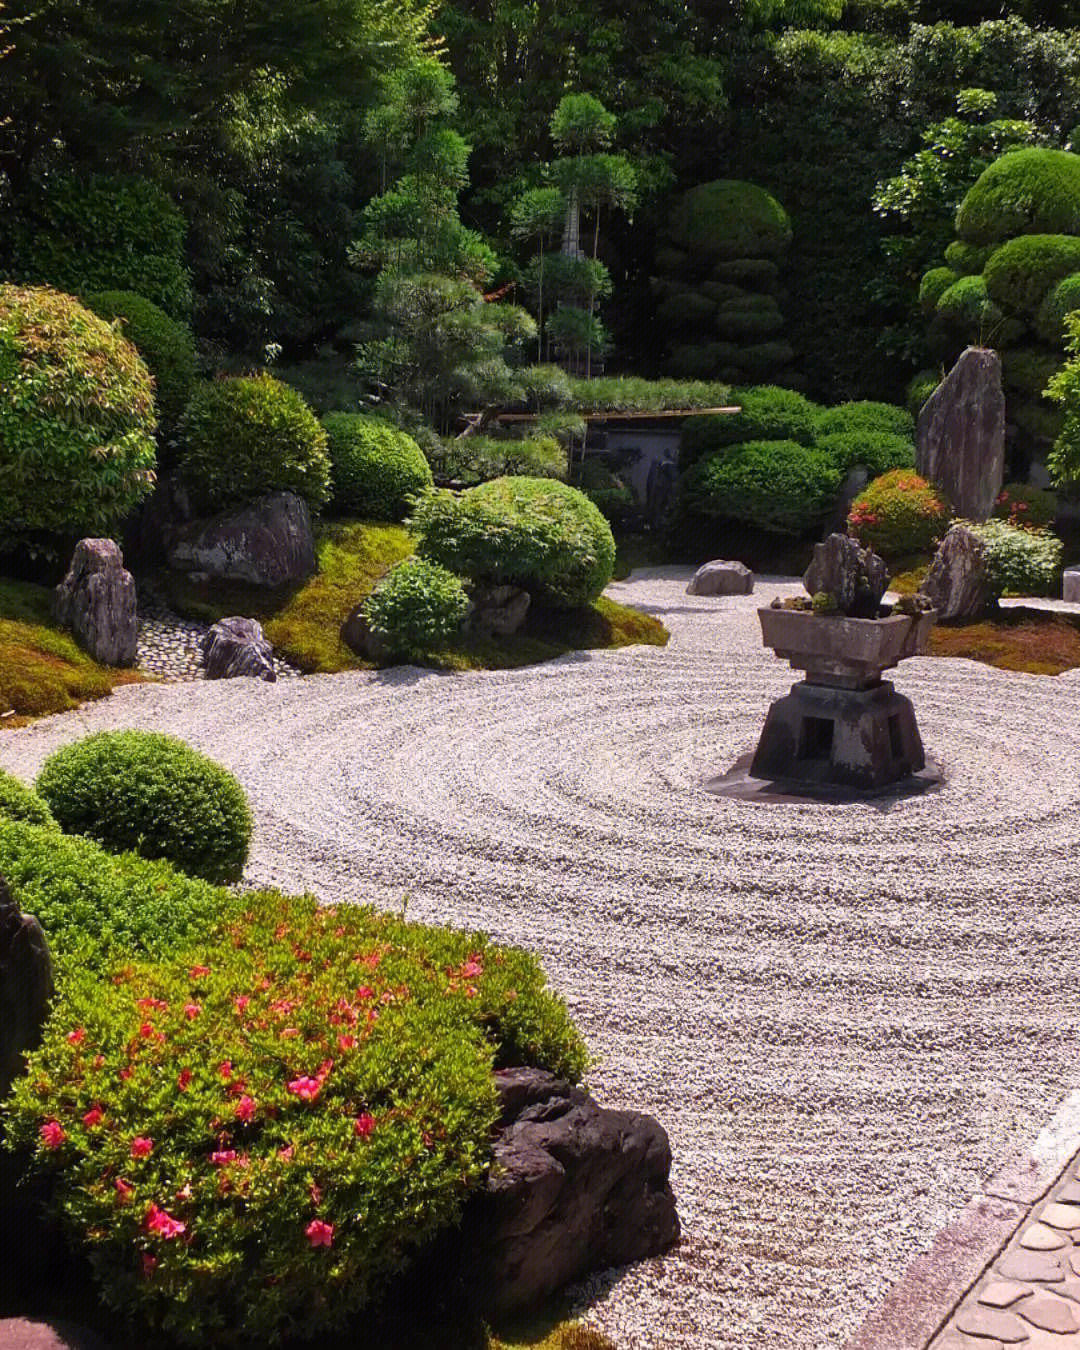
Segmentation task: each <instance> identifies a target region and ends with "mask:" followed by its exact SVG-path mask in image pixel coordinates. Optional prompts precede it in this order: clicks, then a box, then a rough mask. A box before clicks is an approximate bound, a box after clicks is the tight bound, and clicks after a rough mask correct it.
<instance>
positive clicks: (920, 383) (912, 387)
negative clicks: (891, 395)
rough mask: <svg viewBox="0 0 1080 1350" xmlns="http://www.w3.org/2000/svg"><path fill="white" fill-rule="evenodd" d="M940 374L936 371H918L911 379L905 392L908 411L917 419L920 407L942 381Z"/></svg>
mask: <svg viewBox="0 0 1080 1350" xmlns="http://www.w3.org/2000/svg"><path fill="white" fill-rule="evenodd" d="M942 378H943V376H942V373H941V372H940V371H937V370H920V371H919V373H918V374H917V375H915V376H913V377H912V379H911V380H910V382H909V383H908V387H907V390H906V402H907V406H908V410H909V411H910V412H911V414H912V415H913V416H914V417H918V415H919V413H920V412H921V411H922V406H923V404H924V403H925V402H926V400H927V399H928V398H929V397H930V395H931V394H932V393H933V392H934V390H935V389H936V388H937V387H938V385H939V384H940V383H941V381H942Z"/></svg>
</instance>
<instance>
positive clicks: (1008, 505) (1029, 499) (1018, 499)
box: [994, 483, 1058, 530]
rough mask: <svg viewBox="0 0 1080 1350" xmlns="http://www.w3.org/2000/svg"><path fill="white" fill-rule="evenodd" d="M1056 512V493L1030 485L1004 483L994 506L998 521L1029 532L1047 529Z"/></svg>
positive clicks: (1051, 523) (1052, 521)
mask: <svg viewBox="0 0 1080 1350" xmlns="http://www.w3.org/2000/svg"><path fill="white" fill-rule="evenodd" d="M1057 512H1058V499H1057V495H1056V493H1053V492H1047V491H1046V490H1045V489H1043V488H1037V487H1032V486H1031V484H1030V483H1006V484H1005V486H1004V487H1003V488H1002V489H1001V492H1000V493H999V494H998V499H997V503H996V504H995V506H994V515H995V516H996V517H997V518H998V519H999V520H1007V521H1008V522H1009V524H1010V525H1020V526H1022V527H1023V528H1024V529H1029V530H1045V529H1049V527H1050V526H1051V525H1053V523H1054V521H1055V519H1056V518H1057Z"/></svg>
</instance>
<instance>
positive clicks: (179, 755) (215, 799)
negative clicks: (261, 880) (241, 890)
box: [36, 731, 251, 882]
mask: <svg viewBox="0 0 1080 1350" xmlns="http://www.w3.org/2000/svg"><path fill="white" fill-rule="evenodd" d="M36 788H37V791H38V793H39V794H40V795H41V797H42V798H43V799H44V800H45V801H46V802H47V803H48V805H49V807H50V809H51V810H52V813H53V815H54V816H55V817H56V820H57V822H58V823H59V825H60V827H61V829H63V830H67V831H70V832H71V833H73V834H83V835H87V836H88V837H89V838H91V839H94V840H96V841H97V842H98V843H99V844H101V845H103V846H104V847H106V848H108V849H111V850H114V851H116V852H120V851H123V850H126V849H130V850H131V851H133V852H135V853H138V854H140V855H141V856H142V857H144V858H164V859H166V860H168V861H169V862H171V863H173V864H175V866H177V867H179V868H181V869H182V870H183V871H185V872H187V873H189V874H190V875H192V876H198V877H203V878H204V879H206V880H207V881H217V882H222V881H236V880H237V879H238V878H239V876H240V874H241V872H242V871H243V868H244V863H245V861H246V859H247V853H248V844H249V842H250V839H251V812H250V811H249V810H248V805H247V798H246V797H245V796H244V790H243V788H241V786H240V784H239V783H238V782H237V781H236V779H235V778H234V777H233V776H232V774H231V773H228V772H227V771H226V770H225V769H223V768H221V767H220V766H219V765H217V764H215V763H214V762H213V761H212V760H210V759H207V758H206V756H205V755H201V754H200V753H199V752H198V751H197V750H193V749H192V748H191V747H190V746H189V745H186V744H185V743H184V742H183V741H180V740H177V739H176V738H175V737H172V736H164V735H161V734H159V733H157V732H150V731H107V732H100V733H99V734H97V735H94V736H88V737H86V738H85V739H84V740H81V741H76V742H75V743H74V744H73V745H68V746H65V747H64V748H63V749H62V750H57V751H56V752H55V753H54V754H52V755H50V756H49V758H48V759H47V760H46V761H45V764H44V766H43V767H42V770H41V773H40V774H39V776H38V780H37V784H36Z"/></svg>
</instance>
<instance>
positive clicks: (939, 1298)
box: [845, 1091, 1080, 1350]
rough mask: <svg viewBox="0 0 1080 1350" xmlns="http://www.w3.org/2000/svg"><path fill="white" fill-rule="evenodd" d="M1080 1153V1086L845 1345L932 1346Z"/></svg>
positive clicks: (900, 1349) (852, 1349) (854, 1348)
mask: <svg viewBox="0 0 1080 1350" xmlns="http://www.w3.org/2000/svg"><path fill="white" fill-rule="evenodd" d="M1078 1153H1080V1091H1077V1092H1073V1093H1070V1095H1069V1096H1068V1097H1066V1098H1065V1100H1064V1101H1063V1102H1062V1103H1061V1105H1060V1106H1059V1107H1058V1109H1057V1111H1056V1112H1055V1113H1054V1116H1053V1118H1052V1119H1051V1120H1050V1122H1049V1123H1048V1124H1047V1125H1046V1126H1045V1128H1044V1129H1043V1130H1041V1131H1040V1133H1039V1136H1038V1138H1037V1139H1036V1140H1035V1142H1034V1143H1033V1144H1032V1146H1031V1148H1030V1149H1029V1150H1027V1151H1026V1152H1023V1153H1018V1154H1017V1155H1016V1156H1015V1157H1014V1158H1013V1159H1012V1160H1011V1161H1010V1162H1008V1163H1006V1165H1005V1167H1004V1168H1002V1170H1001V1171H1000V1172H999V1173H998V1174H997V1175H996V1176H995V1177H993V1178H992V1180H990V1181H988V1182H987V1183H986V1185H985V1186H984V1187H983V1189H982V1190H981V1191H980V1192H979V1194H978V1195H976V1196H975V1197H974V1198H973V1199H972V1200H970V1201H969V1202H968V1204H967V1205H965V1207H964V1209H963V1210H962V1211H961V1212H960V1214H959V1216H958V1217H957V1218H956V1219H955V1220H954V1221H953V1222H952V1223H950V1224H948V1225H947V1226H946V1227H945V1228H943V1229H942V1230H941V1231H940V1232H939V1233H938V1234H937V1235H936V1236H935V1238H934V1240H933V1242H932V1244H931V1246H930V1248H929V1250H928V1251H926V1252H924V1253H923V1254H922V1255H921V1256H917V1257H916V1258H915V1260H914V1261H912V1263H911V1264H910V1265H909V1266H908V1268H907V1270H906V1271H905V1272H904V1273H903V1275H902V1276H901V1277H900V1279H899V1281H898V1282H897V1283H896V1284H895V1285H894V1286H893V1288H892V1290H891V1291H890V1292H889V1294H888V1295H887V1297H886V1298H885V1300H884V1302H883V1303H881V1304H879V1305H878V1306H877V1307H876V1308H874V1309H873V1310H872V1311H871V1312H870V1314H869V1315H868V1316H867V1318H866V1319H865V1321H864V1322H863V1323H862V1325H861V1326H860V1328H859V1330H858V1331H857V1332H856V1333H855V1335H854V1336H853V1337H852V1339H851V1340H850V1341H848V1343H847V1345H846V1347H845V1350H926V1348H927V1347H928V1346H929V1344H930V1342H931V1341H932V1340H933V1339H934V1337H935V1336H936V1335H937V1333H938V1332H939V1331H940V1330H941V1329H942V1328H943V1327H944V1325H945V1323H946V1322H947V1321H948V1319H949V1316H950V1314H951V1313H952V1312H953V1310H954V1309H955V1308H956V1306H957V1304H958V1303H959V1302H960V1301H961V1299H962V1298H963V1297H964V1295H965V1294H966V1293H967V1292H968V1290H969V1289H970V1288H971V1287H972V1286H973V1285H974V1284H975V1282H976V1281H977V1280H978V1278H979V1277H980V1275H982V1273H983V1271H984V1270H986V1268H987V1267H988V1266H989V1265H990V1263H991V1261H993V1259H994V1258H995V1257H996V1256H997V1255H998V1253H999V1252H1000V1251H1001V1250H1002V1248H1003V1247H1004V1246H1005V1245H1006V1243H1007V1242H1008V1241H1009V1239H1010V1238H1011V1237H1012V1236H1013V1234H1014V1233H1015V1232H1016V1230H1017V1228H1018V1227H1019V1226H1020V1224H1021V1223H1022V1222H1023V1221H1024V1220H1025V1219H1026V1218H1027V1216H1028V1214H1029V1212H1030V1210H1031V1208H1032V1207H1033V1206H1034V1205H1035V1204H1037V1203H1038V1202H1039V1201H1040V1200H1041V1199H1042V1198H1043V1196H1045V1195H1046V1194H1047V1192H1048V1191H1049V1190H1050V1188H1051V1187H1052V1186H1053V1185H1054V1183H1055V1181H1057V1179H1058V1177H1060V1176H1061V1174H1062V1173H1063V1172H1064V1171H1065V1169H1066V1168H1067V1167H1068V1165H1069V1163H1070V1162H1072V1160H1073V1158H1074V1157H1076V1155H1077V1154H1078Z"/></svg>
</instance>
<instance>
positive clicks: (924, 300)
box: [919, 267, 960, 314]
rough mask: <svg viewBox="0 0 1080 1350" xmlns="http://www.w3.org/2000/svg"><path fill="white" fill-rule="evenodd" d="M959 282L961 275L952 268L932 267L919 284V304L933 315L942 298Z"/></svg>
mask: <svg viewBox="0 0 1080 1350" xmlns="http://www.w3.org/2000/svg"><path fill="white" fill-rule="evenodd" d="M959 280H960V276H959V274H958V273H957V272H954V271H953V270H952V268H951V267H932V268H931V269H930V271H929V272H927V273H926V275H925V276H924V277H923V279H922V281H921V282H920V283H919V304H920V305H921V307H922V309H923V311H924V312H925V313H927V314H931V313H933V311H934V310H935V309H937V303H938V301H939V300H940V299H941V297H942V296H943V295H944V294H945V292H946V291H947V290H949V289H950V287H952V286H955V285H956V283H957V282H958V281H959Z"/></svg>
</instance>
